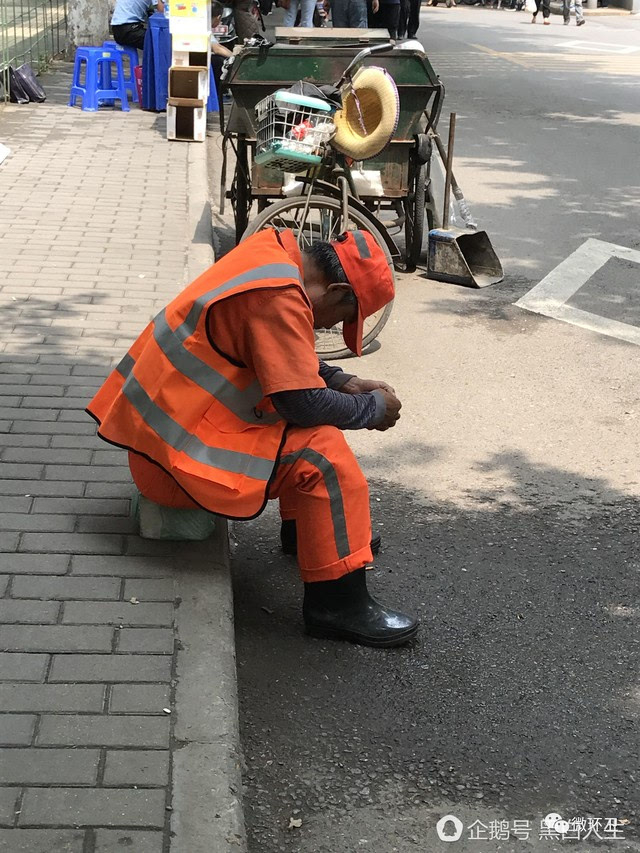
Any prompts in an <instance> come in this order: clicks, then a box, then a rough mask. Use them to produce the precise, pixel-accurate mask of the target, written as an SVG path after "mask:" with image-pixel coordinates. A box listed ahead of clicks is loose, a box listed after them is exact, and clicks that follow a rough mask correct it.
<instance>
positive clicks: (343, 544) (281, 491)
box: [129, 426, 373, 582]
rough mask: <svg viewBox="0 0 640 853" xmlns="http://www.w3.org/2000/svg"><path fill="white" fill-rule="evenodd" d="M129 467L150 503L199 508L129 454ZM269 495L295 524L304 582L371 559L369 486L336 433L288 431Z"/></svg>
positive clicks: (161, 473)
mask: <svg viewBox="0 0 640 853" xmlns="http://www.w3.org/2000/svg"><path fill="white" fill-rule="evenodd" d="M129 466H130V468H131V473H132V475H133V479H134V481H135V483H136V485H137V487H138V489H139V490H140V492H141V493H142V494H143V495H144V496H145V497H147V498H149V500H152V501H155V502H156V503H159V504H162V505H163V506H173V507H180V508H184V509H188V508H194V507H197V504H196V503H194V502H193V501H191V500H190V499H189V497H188V496H187V495H186V494H185V492H184V491H183V490H182V489H181V488H180V487H179V486H178V484H177V483H176V481H175V480H174V479H173V477H171V476H169V474H167V473H166V472H165V471H163V470H162V468H160V467H159V466H158V465H154V464H153V463H152V462H149V461H148V460H147V459H145V458H144V457H142V456H139V455H138V454H136V453H130V454H129ZM269 497H270V498H279V499H280V513H281V515H282V517H283V518H285V519H288V520H289V519H295V521H296V526H297V529H298V564H299V566H300V575H301V577H302V580H303V581H306V582H312V581H328V580H335V579H336V578H339V577H341V576H342V575H345V574H347V573H348V572H352V571H355V570H356V569H361V568H362V567H363V566H366V565H367V563H370V562H371V561H372V559H373V557H372V554H371V516H370V514H369V487H368V486H367V481H366V480H365V478H364V475H363V473H362V471H361V470H360V466H359V465H358V463H357V461H356V458H355V456H354V455H353V452H352V451H351V448H350V447H349V445H348V444H347V442H346V441H345V438H344V435H343V434H342V432H341V431H340V430H338V429H336V428H335V427H330V426H319V427H310V428H308V429H302V428H301V427H290V428H289V430H288V431H287V436H286V440H285V443H284V446H283V448H282V452H281V455H280V464H279V466H278V468H277V470H276V475H275V478H274V480H273V482H272V483H271V486H270V488H269ZM241 535H242V534H241Z"/></svg>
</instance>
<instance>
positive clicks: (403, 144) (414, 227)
mask: <svg viewBox="0 0 640 853" xmlns="http://www.w3.org/2000/svg"><path fill="white" fill-rule="evenodd" d="M275 34H276V38H275V43H273V44H267V45H261V46H256V47H251V46H245V47H244V48H243V49H242V50H241V52H239V53H237V54H236V55H235V58H234V62H233V64H232V65H231V66H230V68H229V69H228V71H227V75H226V79H225V81H224V82H225V85H226V86H227V87H228V89H229V90H230V91H231V93H232V95H233V105H232V107H231V111H230V113H229V117H228V121H227V123H226V127H225V128H224V133H223V167H222V186H221V193H220V197H221V199H222V200H223V201H222V205H224V199H225V198H227V199H229V200H230V201H231V204H232V207H233V212H234V217H235V227H236V237H237V240H238V241H239V240H240V239H241V238H242V236H243V235H244V234H245V232H246V231H247V229H248V227H249V220H250V215H251V213H252V208H253V206H254V205H255V207H256V208H257V210H256V212H257V213H258V214H259V216H258V221H256V225H258V224H259V225H260V227H264V226H265V224H267V223H266V221H265V220H267V219H268V218H269V216H270V214H269V212H268V211H269V209H270V208H269V205H270V203H272V202H274V201H276V200H279V199H284V198H286V197H287V196H288V195H289V193H290V191H291V188H290V187H291V184H292V181H293V179H292V177H291V176H285V175H283V172H282V171H280V170H278V169H273V168H267V167H265V166H260V165H258V164H256V163H255V162H254V156H255V150H256V132H257V122H256V105H257V104H258V103H259V102H261V101H262V100H263V99H264V98H265V97H266V96H268V95H270V94H272V93H274V92H276V91H277V90H280V89H286V88H288V87H289V86H291V85H292V84H294V83H296V82H298V81H305V82H309V83H315V84H316V85H322V84H325V83H332V82H335V81H337V80H338V79H339V78H340V77H341V76H342V74H343V72H344V71H345V69H346V68H347V67H348V66H349V64H350V63H351V62H352V61H353V60H354V58H355V57H356V56H357V55H358V54H359V53H360V52H361V51H362V50H363V49H364V48H373V52H374V53H375V55H371V56H367V57H366V58H364V59H363V64H364V65H365V66H366V65H375V66H379V67H382V68H384V69H385V70H386V71H387V72H388V73H389V74H390V75H391V77H392V78H393V80H394V81H395V84H396V86H397V89H398V95H399V102H400V109H399V121H398V126H397V130H396V133H395V134H394V137H393V139H392V140H391V142H390V143H389V145H388V146H387V147H386V148H385V149H384V150H383V151H382V153H380V154H378V155H377V156H376V157H374V158H373V159H370V160H367V161H366V162H365V163H364V164H363V168H362V169H358V168H357V164H355V165H354V164H352V163H349V168H347V169H346V174H345V177H344V178H343V179H342V180H343V181H344V180H346V181H347V182H348V189H345V188H344V187H341V185H340V184H341V180H340V179H338V180H333V179H326V180H322V177H324V175H323V176H321V178H320V179H318V176H317V175H316V176H314V178H313V193H314V195H313V196H311V200H312V201H311V205H312V206H313V205H316V206H318V205H319V206H320V207H321V206H322V199H333V204H332V205H330V207H332V208H335V210H336V211H337V212H340V208H341V207H342V208H345V207H347V206H348V211H346V210H345V211H344V212H345V213H346V214H348V216H349V218H350V221H351V223H352V227H360V228H363V227H365V228H368V229H369V230H372V231H373V232H375V235H376V237H378V235H379V236H380V237H381V240H382V242H384V244H385V245H386V246H387V247H388V250H389V253H390V256H391V258H392V259H393V261H394V263H395V265H396V268H398V269H402V270H413V269H415V266H416V264H417V262H418V260H419V258H420V254H421V252H422V244H423V235H424V231H425V223H424V218H425V212H426V215H427V217H430V213H431V210H432V205H431V203H430V201H429V197H430V180H429V161H430V154H431V140H430V139H429V136H428V131H429V129H430V128H435V127H436V125H437V121H438V117H439V115H440V110H441V107H442V99H443V92H444V90H443V87H442V84H441V83H440V81H439V80H438V77H437V76H436V74H435V72H434V70H433V68H432V67H431V64H430V62H429V60H428V59H427V57H426V55H425V53H424V51H423V49H422V47H421V45H420V44H419V42H416V41H408V42H404V43H400V44H397V45H392V44H389V43H388V34H387V32H386V30H340V29H333V30H330V29H326V30H325V29H309V30H307V29H304V28H295V29H287V28H277V29H276V31H275ZM229 146H231V147H232V148H233V149H234V150H235V154H236V161H235V166H234V172H233V178H232V180H231V184H230V187H229V188H227V184H226V172H227V168H226V165H227V155H228V148H229ZM343 174H344V172H343ZM356 178H359V180H358V181H356V180H355V179H356ZM308 180H309V177H308V176H307V177H306V178H305V177H297V178H296V179H295V181H293V183H294V184H295V183H297V184H298V187H299V188H300V187H301V186H303V185H304V183H305V181H308ZM294 192H295V188H294ZM299 192H300V189H299ZM345 193H348V199H345ZM289 201H290V204H289V205H288V206H287V205H285V207H288V210H289V212H288V214H287V217H286V218H285V219H284V221H283V222H281V223H280V224H287V225H289V226H290V227H291V226H292V224H294V223H295V221H296V211H298V210H300V209H301V207H302V205H303V204H304V199H303V198H302V196H300V198H299V199H295V198H291V199H290V200H289ZM276 207H278V205H276ZM281 209H282V208H281ZM307 213H308V205H307V207H306V210H305V216H306V215H307ZM331 221H332V223H333V221H334V220H333V219H332V220H331ZM253 224H254V223H253V222H252V226H253ZM339 224H341V225H344V224H345V223H344V217H342V218H341V217H339V216H337V215H336V216H335V227H336V228H337V227H338V225H339ZM432 224H433V223H432V221H429V223H428V225H429V227H432ZM402 227H404V231H405V238H406V239H405V245H406V248H405V252H404V257H402V256H401V253H400V251H399V250H398V247H397V246H396V243H395V241H394V239H393V237H392V236H391V234H390V233H389V232H390V230H393V229H395V230H396V231H399V230H401V228H402ZM332 228H333V225H332ZM251 230H252V231H253V230H255V228H253V227H252V228H251ZM330 236H332V234H329V233H326V227H325V228H324V233H323V234H322V237H323V239H327V238H328V237H330Z"/></svg>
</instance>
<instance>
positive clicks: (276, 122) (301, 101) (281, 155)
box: [254, 90, 336, 174]
mask: <svg viewBox="0 0 640 853" xmlns="http://www.w3.org/2000/svg"><path fill="white" fill-rule="evenodd" d="M332 113H333V107H332V106H331V104H328V103H326V101H322V100H320V98H311V97H308V96H307V95H296V94H294V93H292V92H287V91H284V90H281V91H278V92H275V93H274V94H273V95H269V96H268V97H266V98H264V99H263V100H262V101H259V102H258V103H257V104H256V117H257V119H258V134H257V140H258V141H257V145H256V154H255V157H254V162H255V163H257V164H258V165H259V166H268V167H269V168H271V169H280V170H282V171H283V172H293V173H294V174H298V173H299V172H303V171H306V170H307V169H309V168H311V167H312V166H317V165H318V163H320V162H321V161H322V149H323V146H324V145H325V144H326V143H327V142H328V141H329V140H330V139H331V137H332V136H333V135H334V133H335V130H336V128H335V125H334V124H333V122H332V121H331V116H332Z"/></svg>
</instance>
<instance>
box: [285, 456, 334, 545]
mask: <svg viewBox="0 0 640 853" xmlns="http://www.w3.org/2000/svg"><path fill="white" fill-rule="evenodd" d="M298 459H304V460H305V462H309V463H310V464H311V465H313V466H315V467H316V468H317V469H318V471H320V473H321V474H322V476H323V478H324V485H325V488H326V490H327V494H328V495H329V504H330V506H331V520H332V522H333V535H334V536H335V540H336V550H337V552H338V557H339V558H340V559H341V560H342V559H344V558H345V557H348V556H349V554H350V553H351V548H350V547H349V535H348V533H347V519H346V517H345V514H344V501H343V500H342V491H341V489H340V483H339V482H338V475H337V474H336V469H335V468H334V467H333V465H332V464H331V462H329V460H328V459H327V457H326V456H323V455H322V453H318V451H317V450H312V449H311V448H310V447H303V448H302V450H298V451H297V452H296V453H288V454H287V455H286V456H283V457H282V459H281V460H280V464H281V465H292V464H293V463H294V462H297V461H298Z"/></svg>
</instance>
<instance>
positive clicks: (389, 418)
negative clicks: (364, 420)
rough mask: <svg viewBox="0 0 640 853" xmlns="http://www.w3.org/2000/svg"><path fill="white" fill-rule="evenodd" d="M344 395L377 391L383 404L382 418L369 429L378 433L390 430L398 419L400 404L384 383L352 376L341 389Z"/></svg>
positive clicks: (391, 389) (392, 391)
mask: <svg viewBox="0 0 640 853" xmlns="http://www.w3.org/2000/svg"><path fill="white" fill-rule="evenodd" d="M341 390H342V391H344V392H345V393H346V394H366V393H367V392H368V391H379V392H380V393H381V394H382V396H383V398H384V402H385V413H384V418H383V419H382V421H381V422H380V423H379V424H376V426H374V427H369V429H377V430H379V431H380V432H385V430H388V429H391V427H393V426H395V425H396V423H397V422H398V420H399V419H400V409H401V408H402V403H401V402H400V400H398V398H397V397H396V392H395V390H394V389H393V388H392V387H391V385H389V384H387V383H386V382H380V381H378V380H377V379H360V378H358V377H357V376H354V377H353V378H352V379H349V380H348V381H347V382H345V384H344V385H343V386H342V388H341Z"/></svg>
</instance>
